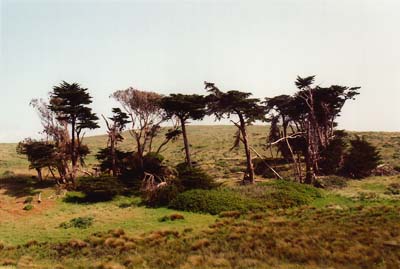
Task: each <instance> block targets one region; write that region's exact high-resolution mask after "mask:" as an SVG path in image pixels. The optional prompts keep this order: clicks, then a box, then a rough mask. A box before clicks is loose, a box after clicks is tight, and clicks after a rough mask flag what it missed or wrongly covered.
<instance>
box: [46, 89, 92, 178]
mask: <svg viewBox="0 0 400 269" xmlns="http://www.w3.org/2000/svg"><path fill="white" fill-rule="evenodd" d="M87 90H88V89H87V88H82V87H81V86H80V85H79V84H77V83H72V84H69V83H67V82H65V81H63V82H62V83H61V84H60V85H58V86H55V87H53V91H52V92H51V93H50V105H49V109H50V110H51V111H53V112H54V113H55V114H56V115H57V116H56V117H57V120H58V121H60V122H65V123H67V124H69V125H70V134H71V142H70V145H69V149H70V152H69V154H70V156H71V162H72V171H71V173H70V180H71V181H72V183H73V185H75V178H76V176H77V171H78V166H79V161H83V158H82V157H83V156H84V155H85V154H87V153H88V148H87V147H86V146H84V145H83V144H82V141H83V137H84V135H85V133H84V130H85V129H96V128H99V125H98V124H97V120H98V117H97V116H96V114H94V113H93V112H92V109H91V108H90V107H89V106H88V105H89V104H91V103H92V97H91V96H90V95H89V93H88V92H87Z"/></svg>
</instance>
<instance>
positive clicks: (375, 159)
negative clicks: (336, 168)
mask: <svg viewBox="0 0 400 269" xmlns="http://www.w3.org/2000/svg"><path fill="white" fill-rule="evenodd" d="M350 144H351V148H350V151H349V153H348V154H347V155H346V156H345V159H344V164H343V169H342V173H343V174H344V175H346V176H349V177H353V178H365V177H368V176H370V175H371V172H372V170H374V169H375V168H376V167H377V166H378V164H379V162H380V160H381V157H380V155H379V152H378V150H377V149H376V147H374V146H373V145H372V144H371V143H369V142H368V141H366V140H364V139H361V138H359V137H357V138H356V139H354V140H351V141H350Z"/></svg>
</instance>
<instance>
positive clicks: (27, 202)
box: [24, 196, 33, 204]
mask: <svg viewBox="0 0 400 269" xmlns="http://www.w3.org/2000/svg"><path fill="white" fill-rule="evenodd" d="M32 201H33V197H32V196H28V197H26V199H25V200H24V204H30V203H32Z"/></svg>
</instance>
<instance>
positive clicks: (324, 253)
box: [0, 126, 400, 269]
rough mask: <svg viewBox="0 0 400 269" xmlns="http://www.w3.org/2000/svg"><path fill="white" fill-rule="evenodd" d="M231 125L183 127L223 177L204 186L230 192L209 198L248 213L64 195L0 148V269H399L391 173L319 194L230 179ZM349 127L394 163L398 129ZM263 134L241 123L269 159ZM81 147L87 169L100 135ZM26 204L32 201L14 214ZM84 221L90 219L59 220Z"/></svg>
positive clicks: (396, 179)
mask: <svg viewBox="0 0 400 269" xmlns="http://www.w3.org/2000/svg"><path fill="white" fill-rule="evenodd" d="M164 131H165V130H164ZM235 131H236V130H235V127H233V126H190V127H189V137H190V141H191V144H192V152H193V156H194V158H193V159H194V160H195V161H197V162H199V163H200V164H201V165H202V166H203V167H204V168H205V169H207V172H209V173H210V174H212V175H213V176H214V177H216V178H217V179H224V180H230V181H231V182H232V184H227V185H228V186H227V187H225V189H224V190H212V191H206V192H207V193H208V194H210V193H211V192H212V193H214V194H215V193H221V191H228V192H229V193H231V195H232V193H233V194H235V196H228V197H235V198H238V199H228V200H229V201H224V200H223V199H222V200H221V199H220V200H218V201H219V202H228V203H229V202H231V200H235V201H234V202H236V203H238V201H239V202H240V203H243V205H244V206H246V208H251V211H250V212H249V211H240V210H239V211H229V212H223V213H221V214H220V215H210V214H199V213H191V212H186V211H179V210H173V209H171V208H148V207H145V206H143V205H142V204H141V203H140V202H141V197H140V196H136V195H134V194H132V193H130V194H125V196H123V195H120V196H116V197H114V199H112V200H111V201H106V202H88V201H84V202H82V200H80V201H79V199H75V198H77V197H78V198H79V197H82V195H83V193H80V192H72V191H70V192H68V193H67V194H66V195H64V193H62V192H60V190H58V189H57V188H56V186H54V183H53V182H52V181H50V180H49V181H47V182H44V183H38V182H36V181H35V179H34V178H32V177H30V176H29V173H31V174H33V172H32V171H29V170H28V163H27V161H26V160H25V159H24V157H23V156H18V155H17V154H16V152H15V147H16V144H0V165H1V166H0V268H8V269H11V268H49V269H50V268H60V269H61V268H93V269H127V268H143V269H145V268H159V269H165V268H168V269H175V268H180V269H186V268H187V269H189V268H199V269H200V268H202V269H203V268H226V269H232V268H235V269H236V268H237V269H249V268H260V269H261V268H262V269H265V268H281V269H288V268H292V269H295V268H296V269H301V268H302V269H316V268H320V269H322V268H348V269H353V268H367V269H369V268H371V269H373V268H374V269H375V268H380V269H384V268H400V176H398V175H397V176H390V177H370V178H367V179H363V180H348V181H347V182H345V184H344V185H342V184H340V185H336V186H333V187H332V188H328V189H324V190H322V189H316V188H314V187H310V186H305V185H301V184H297V183H291V182H286V181H275V180H264V182H261V183H258V184H255V185H252V186H239V185H235V184H234V182H235V181H234V180H233V179H239V178H241V176H242V174H241V173H240V171H241V170H242V169H243V168H244V163H243V161H244V156H243V153H242V150H241V149H239V150H237V149H235V150H232V151H230V150H229V149H230V147H231V145H232V141H233V139H232V138H233V135H234V133H235ZM355 134H357V135H363V136H365V137H366V139H367V140H369V141H371V142H372V143H373V144H375V145H377V146H378V148H379V150H380V151H381V155H382V157H383V161H384V162H385V163H389V164H391V165H400V156H399V152H400V133H377V132H367V133H352V135H355ZM161 135H162V134H161ZM266 135H267V128H266V127H265V126H252V127H250V136H251V139H252V140H251V141H252V146H253V147H254V148H256V149H257V150H258V151H259V152H260V153H262V154H265V155H268V152H265V151H264V149H263V145H264V144H265V139H266ZM125 137H126V140H125V141H124V143H122V144H121V148H123V149H126V150H133V149H134V146H133V145H134V144H133V139H132V138H131V137H129V134H125ZM160 141H161V137H160V138H158V139H157V140H156V145H155V147H157V145H158V143H160ZM86 143H88V144H89V147H90V149H91V150H92V153H91V155H90V156H89V157H88V159H87V166H88V167H87V169H90V167H91V166H93V165H95V164H96V160H95V158H94V154H95V152H97V150H98V149H99V148H101V147H104V146H105V144H106V136H94V137H88V138H86ZM163 155H164V156H165V157H166V162H168V163H169V164H172V165H173V164H177V163H179V162H182V161H183V158H184V156H183V149H182V141H181V140H178V141H176V142H174V143H172V144H169V145H168V148H167V149H166V150H165V151H164V152H163ZM24 174H25V175H24ZM333 180H335V178H333ZM342 183H343V182H342ZM39 193H40V194H41V202H40V203H39V202H38V197H39V196H38V195H39ZM203 194H204V192H203ZM219 195H220V194H219ZM71 198H73V199H71ZM29 199H31V200H32V201H31V202H27V201H28V200H29ZM204 199H206V198H205V196H201V199H200V200H201V201H203V200H204ZM207 199H210V198H207ZM29 203H31V205H32V206H33V208H32V209H31V210H24V208H26V206H27V205H28V204H29ZM246 203H248V204H246ZM205 204H206V205H210V204H212V203H205ZM220 204H221V203H219V204H218V205H220ZM186 206H188V207H190V206H191V203H188V204H186ZM247 206H248V207H247ZM180 209H182V208H180ZM185 209H186V210H187V208H185ZM229 210H231V209H229ZM235 210H236V209H235ZM202 212H203V211H202ZM207 212H210V211H207ZM171 216H175V217H176V216H178V217H179V218H177V219H176V220H171ZM85 219H86V221H88V219H90V220H91V221H90V222H92V223H91V225H88V226H85V227H79V226H74V227H70V226H68V224H69V223H71V221H77V220H78V221H79V222H82V221H83V223H85Z"/></svg>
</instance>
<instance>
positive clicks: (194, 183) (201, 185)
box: [176, 163, 217, 190]
mask: <svg viewBox="0 0 400 269" xmlns="http://www.w3.org/2000/svg"><path fill="white" fill-rule="evenodd" d="M176 169H177V171H178V181H179V183H180V184H181V185H182V186H183V188H184V189H185V190H191V189H204V190H209V189H212V188H214V187H216V186H217V183H216V182H215V181H214V179H213V178H212V177H211V176H210V175H208V174H207V173H206V172H205V171H204V170H203V169H201V168H200V167H192V168H190V167H189V166H187V164H186V163H181V164H179V165H178V166H177V167H176Z"/></svg>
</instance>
